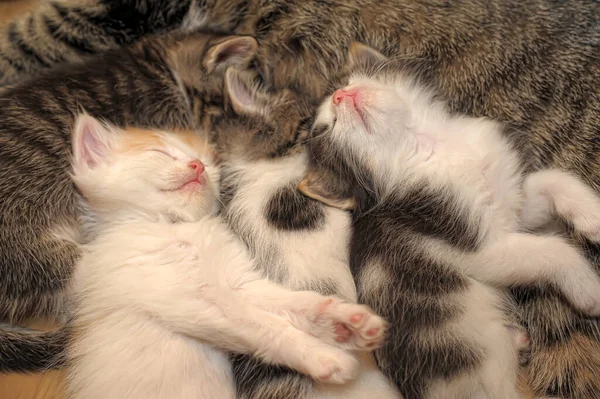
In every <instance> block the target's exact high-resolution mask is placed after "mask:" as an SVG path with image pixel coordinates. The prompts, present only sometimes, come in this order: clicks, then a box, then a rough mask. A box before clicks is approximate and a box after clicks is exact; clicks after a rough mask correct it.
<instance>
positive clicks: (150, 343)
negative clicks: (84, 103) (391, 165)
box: [67, 115, 385, 399]
mask: <svg viewBox="0 0 600 399" xmlns="http://www.w3.org/2000/svg"><path fill="white" fill-rule="evenodd" d="M72 142H73V159H74V161H73V179H74V181H75V184H76V186H77V188H78V189H79V190H80V191H81V193H82V195H83V197H84V198H85V201H86V205H85V207H86V208H88V209H89V213H88V212H86V213H85V214H84V218H85V220H86V222H85V224H84V226H86V229H89V230H90V234H91V235H90V237H91V239H90V241H89V242H87V243H86V244H85V245H83V250H82V251H83V255H82V257H81V260H80V261H79V263H78V265H77V267H76V269H75V275H74V277H73V285H72V295H73V302H74V314H73V319H72V323H71V328H72V331H73V334H72V335H71V343H70V345H69V351H68V352H69V358H70V367H69V371H68V379H67V380H68V384H67V388H68V389H67V390H68V394H69V397H72V398H85V399H93V398H107V397H108V398H125V397H127V398H134V399H135V398H140V399H141V398H167V397H168V398H207V399H209V398H210V399H212V398H234V397H235V388H234V385H233V380H232V378H231V370H230V366H229V361H228V359H227V355H226V354H225V353H223V352H221V351H220V350H217V349H215V348H219V349H223V350H228V351H233V352H238V353H249V354H253V355H255V356H257V357H259V358H261V359H262V360H263V361H265V362H268V363H276V364H282V365H285V366H288V367H291V368H294V369H298V370H300V371H302V372H304V373H306V374H308V375H310V376H311V377H313V378H315V379H318V380H321V381H327V382H330V383H337V384H341V383H345V382H346V381H348V380H350V379H351V378H352V377H353V376H354V375H355V373H356V367H357V361H356V359H355V358H354V357H353V356H352V355H350V354H348V353H346V352H345V351H344V350H342V349H350V350H358V351H369V350H371V349H373V348H375V347H377V346H378V345H379V344H380V343H381V342H382V339H383V334H384V328H385V322H384V321H383V320H382V319H381V318H379V317H377V316H376V315H374V314H373V313H372V312H370V310H369V309H368V308H366V307H365V306H362V305H355V304H350V303H344V302H342V301H341V300H339V299H337V298H334V297H325V296H322V295H319V294H316V293H314V292H310V291H290V290H287V289H285V288H283V287H281V286H278V285H276V284H274V283H271V282H268V281H267V280H265V279H262V278H261V277H260V276H259V274H258V273H256V272H255V271H253V270H252V261H251V259H250V258H249V257H248V256H247V254H246V251H245V249H244V248H243V246H242V245H241V244H240V243H239V242H238V241H237V239H236V238H235V237H234V236H233V234H231V233H230V232H229V229H228V227H227V226H226V225H225V224H224V223H223V222H222V221H221V220H220V219H219V218H218V217H216V216H215V214H216V211H217V209H218V207H217V205H218V190H219V188H218V178H219V173H218V168H217V167H216V166H215V165H214V163H213V160H212V156H211V153H210V149H209V147H208V146H207V144H206V141H205V139H201V138H200V137H199V136H198V135H197V134H193V133H187V134H186V133H179V134H173V133H171V134H169V133H165V132H160V131H145V130H138V129H126V130H119V129H117V128H115V127H112V126H109V125H103V124H100V123H99V122H98V121H97V120H96V119H93V118H92V117H89V116H87V115H82V116H80V117H79V118H78V119H77V121H76V122H75V127H74V131H73V139H72Z"/></svg>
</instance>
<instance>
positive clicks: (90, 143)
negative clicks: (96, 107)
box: [74, 116, 109, 168]
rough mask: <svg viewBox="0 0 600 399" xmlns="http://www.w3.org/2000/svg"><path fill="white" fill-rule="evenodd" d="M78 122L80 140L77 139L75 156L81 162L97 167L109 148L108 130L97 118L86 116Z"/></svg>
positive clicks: (90, 166) (89, 166)
mask: <svg viewBox="0 0 600 399" xmlns="http://www.w3.org/2000/svg"><path fill="white" fill-rule="evenodd" d="M82 118H85V119H83V120H80V121H78V123H77V124H76V126H77V128H76V129H77V132H76V134H77V135H78V136H79V140H75V145H76V146H77V148H75V149H74V150H75V156H76V159H78V161H79V163H82V164H85V165H86V166H87V167H88V168H95V167H96V166H98V163H99V162H100V161H101V160H102V159H103V158H105V157H106V155H107V150H108V139H109V138H108V137H107V136H108V134H109V132H108V130H106V129H105V128H104V127H103V126H102V125H101V124H100V123H99V122H98V121H97V120H95V119H94V118H92V117H89V116H85V117H82Z"/></svg>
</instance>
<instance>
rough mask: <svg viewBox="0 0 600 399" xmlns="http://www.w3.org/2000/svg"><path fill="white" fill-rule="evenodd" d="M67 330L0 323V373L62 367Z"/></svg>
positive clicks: (64, 358)
mask: <svg viewBox="0 0 600 399" xmlns="http://www.w3.org/2000/svg"><path fill="white" fill-rule="evenodd" d="M68 337H69V334H68V329H67V328H61V329H59V330H54V331H37V330H32V329H28V328H22V327H16V326H12V325H9V324H0V373H11V372H16V373H32V372H40V371H46V370H49V369H57V368H62V367H63V366H64V365H65V363H66V356H65V349H66V346H67V342H68V339H69V338H68Z"/></svg>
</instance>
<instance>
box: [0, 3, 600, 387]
mask: <svg viewBox="0 0 600 399" xmlns="http://www.w3.org/2000/svg"><path fill="white" fill-rule="evenodd" d="M599 15H600V3H598V2H596V1H594V0H572V1H569V2H562V1H557V0H539V1H535V2H534V1H529V2H523V1H519V0H465V1H452V0H381V1H377V0H355V1H350V0H346V1H343V0H332V1H326V2H325V1H319V0H297V1H289V0H273V1H262V0H249V1H242V0H204V1H199V0H129V1H125V2H123V1H116V0H71V1H67V0H62V1H55V2H51V3H50V4H49V5H47V6H45V7H43V8H41V9H40V10H39V11H38V12H35V13H33V14H31V15H29V16H27V17H25V18H24V19H23V20H21V21H16V22H15V23H13V24H9V25H7V26H6V28H5V31H4V33H3V36H4V39H2V41H1V42H0V84H1V83H9V82H12V81H15V80H17V79H19V77H20V76H27V75H32V74H34V73H35V72H36V71H38V70H41V69H43V68H46V67H48V66H50V65H52V64H55V63H58V62H74V61H77V60H79V59H81V58H82V57H84V56H85V55H86V54H89V53H93V52H96V51H99V50H102V49H106V48H110V47H115V46H120V45H122V44H123V43H129V42H131V41H134V40H137V39H138V38H139V37H141V36H143V35H145V34H146V33H148V32H153V31H162V30H167V29H172V28H179V27H184V28H186V27H194V26H209V27H213V28H215V27H216V28H219V29H223V30H227V31H231V32H236V33H247V34H253V35H255V36H256V37H257V38H258V39H259V41H260V43H261V45H260V48H259V51H260V53H261V57H260V59H265V60H266V59H268V60H269V63H265V64H264V65H261V66H260V67H261V68H262V70H263V73H264V76H265V78H267V79H266V80H267V81H269V82H272V83H273V84H274V85H275V86H277V87H284V86H291V87H294V88H296V89H299V90H301V91H303V92H306V93H307V94H309V95H310V96H312V97H313V98H314V99H318V98H320V97H321V96H322V95H323V94H325V93H326V92H327V91H328V88H329V87H333V86H332V82H333V81H334V80H335V79H334V78H333V76H332V75H333V74H335V75H337V72H339V71H341V70H342V69H343V65H345V62H346V49H347V47H348V45H349V44H350V42H351V40H354V39H356V40H360V41H363V42H365V43H366V44H369V45H371V46H373V47H376V48H378V49H380V50H382V52H383V53H384V54H385V55H387V56H392V57H394V56H398V57H401V58H403V59H406V61H407V62H408V63H412V64H413V65H414V66H415V69H417V70H418V71H419V72H420V73H421V74H422V75H423V76H424V77H425V78H426V79H427V80H428V81H430V82H432V83H435V84H436V85H437V86H439V87H438V89H439V92H440V93H442V95H443V96H445V97H446V99H447V100H448V101H449V105H450V107H451V108H452V109H453V110H455V111H459V112H464V113H468V114H471V115H475V116H489V117H492V118H494V119H496V120H499V121H502V122H505V123H507V124H508V125H509V126H513V127H515V128H517V129H515V130H514V131H515V132H516V131H519V132H521V133H520V134H519V135H517V134H514V137H513V139H514V140H515V141H516V143H517V147H518V148H521V149H522V151H523V155H524V158H525V159H528V160H529V162H530V165H529V167H530V168H531V169H533V170H535V169H539V168H545V167H560V168H562V169H567V170H572V171H574V172H575V173H577V174H579V175H580V176H581V177H582V178H584V179H585V180H586V181H587V182H588V183H589V184H590V185H592V186H593V187H594V188H596V189H600V174H599V173H598V172H597V170H600V158H599V157H598V156H597V155H596V154H600V141H598V140H596V136H597V135H598V134H599V133H600V105H599V101H598V100H600V98H599V94H598V89H597V88H598V87H600V55H599V51H598V50H600V30H599V29H598V27H599V26H600V20H599V17H598V16H599ZM582 244H583V245H584V247H585V248H586V249H587V250H588V251H589V254H590V256H591V258H592V259H594V260H595V259H597V258H598V255H600V252H599V251H598V249H597V248H595V247H593V245H591V244H589V243H587V242H582ZM596 264H598V261H596ZM515 295H516V297H517V299H518V300H519V301H520V304H521V307H522V310H523V313H524V316H525V318H526V322H527V324H528V327H529V330H530V333H531V336H532V340H533V356H532V359H531V363H530V366H529V369H528V370H529V383H530V384H531V385H533V387H534V388H535V389H536V390H537V391H538V393H548V394H555V395H564V396H566V397H573V398H594V397H596V396H597V392H600V382H599V381H598V380H597V379H596V377H595V375H596V374H597V373H598V372H600V328H599V327H600V323H599V322H598V321H597V320H590V319H587V318H585V317H583V316H581V315H578V314H576V313H575V312H574V311H572V310H571V308H569V307H568V306H567V305H566V304H564V303H563V302H562V301H561V300H560V299H559V297H558V295H557V294H556V293H554V292H549V291H548V292H546V291H540V290H538V289H533V288H521V289H518V290H515Z"/></svg>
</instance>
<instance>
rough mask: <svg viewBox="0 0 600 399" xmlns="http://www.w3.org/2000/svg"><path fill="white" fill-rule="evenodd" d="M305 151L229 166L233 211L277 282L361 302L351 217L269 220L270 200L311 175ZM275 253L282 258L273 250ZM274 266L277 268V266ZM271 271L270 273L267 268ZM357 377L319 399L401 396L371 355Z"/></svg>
mask: <svg viewBox="0 0 600 399" xmlns="http://www.w3.org/2000/svg"><path fill="white" fill-rule="evenodd" d="M307 164H308V161H307V156H306V153H305V152H302V153H299V154H296V155H293V156H288V157H285V158H281V159H276V160H260V161H246V160H244V159H235V160H233V161H232V162H230V163H229V164H228V165H227V167H228V168H230V170H231V172H233V174H234V176H236V177H234V178H235V179H236V180H237V183H238V193H239V194H238V196H236V197H235V198H234V199H233V202H232V203H231V204H230V205H229V213H230V214H232V215H233V217H234V218H239V220H238V221H237V222H236V224H238V225H240V226H245V228H247V229H248V231H249V232H251V234H252V238H253V240H255V241H256V242H255V244H254V245H253V247H254V249H255V251H257V252H259V253H257V254H256V256H255V258H257V259H269V262H270V263H271V265H270V267H271V268H272V269H270V270H277V271H276V272H275V273H274V275H271V276H269V275H268V274H267V277H270V278H272V279H278V278H280V276H285V277H284V278H283V280H282V281H278V282H281V283H282V284H283V285H285V286H286V287H289V288H292V289H298V288H304V287H306V285H307V284H310V283H317V282H318V281H335V282H336V283H338V285H339V292H338V293H337V295H340V296H341V297H342V298H344V299H346V300H349V301H352V302H356V300H357V295H356V287H355V284H354V280H353V278H352V274H351V273H350V269H349V267H348V242H349V239H350V215H349V214H348V212H345V211H341V210H339V209H334V208H330V207H324V208H323V209H324V211H325V218H326V222H325V225H324V227H322V228H319V229H311V230H301V231H280V230H277V229H274V228H273V227H272V226H270V225H269V223H268V221H267V220H266V219H265V207H266V206H267V202H268V201H269V199H270V198H271V197H272V195H273V193H275V192H276V191H277V190H278V189H279V188H280V187H284V186H286V185H289V184H297V183H298V181H299V180H300V178H301V177H302V176H303V175H304V174H305V173H306V169H307ZM273 249H275V250H276V251H277V253H278V254H279V255H281V256H280V257H273V256H272V254H271V253H270V252H269V251H271V250H273ZM273 263H274V264H273ZM264 272H267V270H264ZM360 360H361V369H360V374H359V376H358V378H357V379H355V380H352V381H349V382H348V383H346V384H344V385H331V384H319V385H318V387H317V392H316V394H315V398H323V399H326V398H327V399H334V398H340V399H342V398H343V399H363V398H367V397H373V398H375V397H376V398H378V399H387V398H400V394H399V393H398V391H397V390H396V388H395V387H394V386H393V384H392V383H391V382H390V381H389V380H388V379H387V378H386V377H385V376H384V375H383V373H382V372H381V371H380V370H379V368H378V367H377V365H376V364H375V360H374V358H373V356H372V355H371V354H370V353H362V354H361V355H360Z"/></svg>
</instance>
